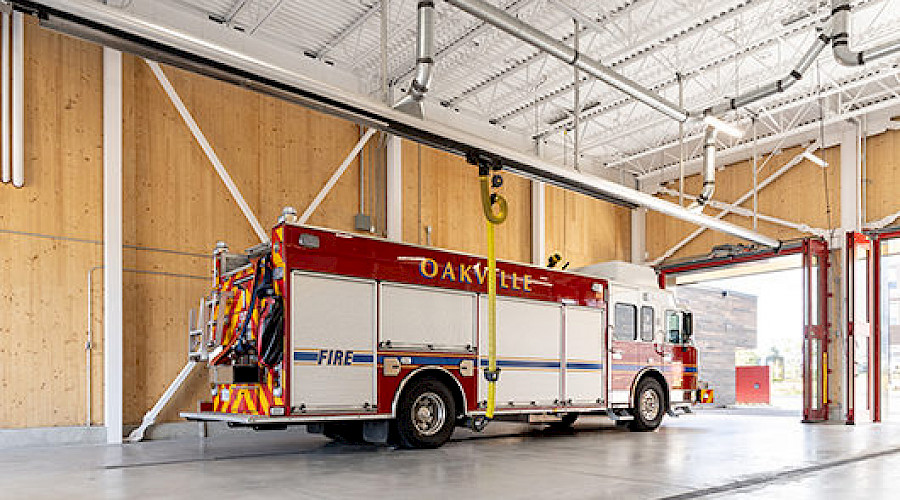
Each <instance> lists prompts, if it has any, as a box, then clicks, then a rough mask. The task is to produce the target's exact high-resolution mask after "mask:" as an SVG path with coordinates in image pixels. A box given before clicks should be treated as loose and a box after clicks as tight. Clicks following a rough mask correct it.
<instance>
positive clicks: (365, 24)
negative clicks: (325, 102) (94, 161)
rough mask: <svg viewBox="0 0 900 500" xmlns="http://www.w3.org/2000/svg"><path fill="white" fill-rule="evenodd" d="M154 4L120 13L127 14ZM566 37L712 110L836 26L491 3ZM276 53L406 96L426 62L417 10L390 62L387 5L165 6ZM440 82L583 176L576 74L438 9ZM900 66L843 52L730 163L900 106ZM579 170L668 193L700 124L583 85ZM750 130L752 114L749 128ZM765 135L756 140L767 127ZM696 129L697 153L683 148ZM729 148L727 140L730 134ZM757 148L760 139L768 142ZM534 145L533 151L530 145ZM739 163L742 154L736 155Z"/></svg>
mask: <svg viewBox="0 0 900 500" xmlns="http://www.w3.org/2000/svg"><path fill="white" fill-rule="evenodd" d="M147 1H149V0H120V1H118V2H116V1H108V2H105V3H108V4H110V5H113V6H121V7H123V8H126V9H129V8H132V7H134V4H136V3H141V2H147ZM489 1H490V2H491V3H493V4H495V5H497V6H499V7H501V8H503V9H504V10H506V11H507V12H509V13H511V14H513V15H515V16H517V17H518V18H519V19H521V20H523V21H525V22H527V23H530V24H532V25H534V26H535V27H537V28H539V29H541V30H542V31H544V32H546V33H548V34H550V35H551V36H553V37H554V38H556V39H559V40H563V41H565V42H566V43H568V44H573V43H575V38H576V34H575V25H574V22H573V15H572V11H573V10H574V11H577V12H578V13H580V14H583V15H584V16H586V17H588V18H590V19H591V20H593V22H591V23H586V22H582V23H581V24H580V29H579V31H578V34H577V37H578V44H579V47H580V49H581V50H582V51H583V52H585V53H587V54H588V55H590V56H592V57H594V58H596V59H599V60H600V61H602V62H603V63H604V64H607V65H609V66H612V67H613V68H614V69H615V71H617V72H620V73H622V74H624V75H626V76H628V77H629V78H631V79H633V80H635V81H637V82H639V83H640V84H642V85H644V86H646V87H648V88H650V89H652V90H654V91H656V92H658V93H660V94H661V95H663V96H664V97H665V98H667V99H668V100H670V101H672V102H678V101H679V94H682V96H681V97H682V99H683V103H684V107H685V108H687V109H690V110H695V109H703V108H706V107H708V106H710V105H712V104H717V103H720V102H722V101H723V100H724V99H726V98H728V97H731V96H735V95H737V94H739V93H741V92H745V91H747V90H751V89H753V88H755V87H756V86H759V85H761V84H765V83H769V82H771V81H773V80H775V79H777V78H782V77H784V76H786V75H787V74H788V73H789V72H790V70H791V69H792V68H793V67H794V65H795V64H796V62H797V61H798V59H799V58H800V56H801V55H802V54H803V53H804V52H805V51H806V50H807V48H808V47H809V46H810V45H811V44H812V42H813V40H814V38H815V37H816V34H817V33H816V30H817V29H823V28H824V29H826V30H827V29H828V24H827V22H826V21H827V18H828V14H829V12H830V5H829V4H827V3H826V2H820V1H818V0H800V1H791V0H604V1H597V0H592V1H581V0H489ZM153 3H156V4H168V5H167V6H168V7H171V8H174V9H178V11H181V12H184V14H185V15H186V16H194V17H196V18H197V19H198V21H197V22H200V23H208V24H216V25H220V26H226V27H228V28H230V29H232V30H233V31H234V32H235V33H238V34H240V35H241V36H244V37H249V38H251V39H258V40H260V41H262V42H265V43H268V44H271V45H275V46H278V47H279V48H281V49H284V50H287V51H290V52H292V53H294V54H296V55H297V57H303V58H306V59H309V60H313V61H315V62H316V63H318V64H321V65H323V66H328V67H331V68H334V69H335V70H338V69H340V70H343V71H347V72H351V73H352V74H354V75H355V76H356V78H358V79H359V81H360V84H359V88H360V89H361V91H362V92H365V93H368V94H371V95H373V96H378V95H380V94H381V89H382V69H381V68H382V64H383V63H384V64H386V66H387V77H388V78H387V79H388V81H389V82H391V85H392V87H393V88H394V89H395V93H394V95H395V97H399V95H400V94H401V93H402V92H403V91H404V89H405V87H406V85H408V84H409V81H410V79H411V77H412V75H413V69H414V62H415V40H416V37H415V35H416V19H415V10H416V4H417V0H389V1H388V4H387V11H388V16H387V21H388V22H387V23H386V25H387V26H386V27H387V52H386V57H385V58H384V60H383V59H382V53H381V36H382V23H381V12H382V6H381V4H380V2H379V1H377V0H328V1H323V0H155V2H153ZM853 5H854V9H853V15H852V17H851V19H852V25H851V47H854V48H855V49H861V48H866V47H868V46H871V45H873V44H877V43H880V42H883V41H886V40H889V39H892V38H895V37H898V36H900V0H863V1H861V2H854V4H853ZM435 24H436V31H435V49H436V58H435V61H436V63H435V74H434V80H433V86H432V88H431V90H430V91H429V93H428V96H427V99H428V100H429V101H430V102H432V103H438V104H439V105H440V106H443V107H444V108H446V110H447V111H448V112H451V113H452V112H456V113H458V114H459V115H460V116H463V117H465V118H466V119H468V120H471V121H474V122H480V123H481V124H483V125H485V126H490V127H495V128H499V129H502V130H505V132H506V133H508V134H511V135H515V136H520V137H525V138H527V139H528V140H527V141H523V142H524V143H525V144H529V145H530V144H532V143H533V142H535V141H536V142H537V143H539V144H540V147H539V150H540V151H541V154H542V156H544V157H545V158H546V159H550V160H554V161H557V162H559V163H563V164H565V165H568V166H571V165H572V164H573V157H574V151H573V149H574V148H573V142H574V141H573V137H574V135H575V132H574V131H573V115H574V110H575V109H576V103H575V99H574V92H573V89H574V84H573V82H574V71H573V69H572V68H571V67H570V66H567V65H565V64H563V63H561V62H559V61H557V60H556V59H553V58H552V57H549V56H547V55H545V54H542V53H539V52H538V51H537V50H535V49H532V48H531V47H529V46H527V45H525V44H524V43H522V42H520V41H518V40H516V39H514V38H513V37H511V36H508V35H506V34H504V33H501V32H498V31H497V30H496V29H494V28H493V27H490V26H486V25H485V24H483V23H482V22H480V21H479V20H477V19H475V18H474V17H472V16H469V15H468V14H466V13H464V12H462V11H460V10H458V9H456V8H454V7H452V6H450V5H449V4H447V3H446V2H437V3H436V14H435ZM898 62H900V59H898V58H896V57H889V58H885V59H884V60H881V61H876V62H875V63H870V64H869V65H866V66H864V67H856V68H848V67H844V66H840V65H839V64H837V63H836V62H835V60H834V58H833V57H832V55H831V51H830V49H826V50H825V51H823V52H822V55H821V56H820V57H819V59H818V60H817V62H816V63H815V64H814V65H813V66H812V67H811V68H810V71H808V72H807V74H806V75H805V76H804V78H803V79H802V80H801V81H800V82H799V83H797V84H796V85H795V86H793V87H791V88H790V89H789V90H788V91H786V92H784V93H781V94H777V95H776V96H773V97H771V98H769V99H765V100H763V101H760V102H758V103H754V104H753V105H751V106H749V108H748V109H745V110H741V111H739V112H737V113H732V116H726V117H725V118H726V119H729V120H732V121H737V122H738V123H739V125H740V126H742V127H743V128H744V129H745V130H746V131H747V133H746V134H745V135H744V137H743V138H741V139H737V140H734V139H728V138H725V137H723V138H722V139H721V140H722V141H723V142H722V143H721V145H720V147H721V148H722V149H723V156H722V158H723V161H725V160H728V159H729V158H731V159H737V158H738V157H739V156H743V157H747V156H749V155H750V154H752V150H753V148H754V146H753V143H754V142H756V143H757V146H755V148H759V149H760V151H762V150H763V149H762V148H767V149H773V148H780V147H782V146H783V145H792V144H786V143H787V142H790V141H794V143H796V141H797V140H798V139H797V138H798V137H801V136H803V134H805V136H806V138H807V139H808V138H809V136H813V137H814V136H815V135H816V134H817V133H818V131H819V130H820V128H819V125H820V120H821V121H823V122H824V123H826V124H832V123H839V122H841V121H842V120H844V119H846V118H848V117H853V116H865V115H866V114H868V113H874V112H881V113H882V114H884V113H887V114H890V113H893V112H894V111H896V110H895V107H896V106H897V105H898V104H900V94H898V89H900V79H898V78H900V67H898ZM579 89H580V99H579V101H580V102H579V103H578V106H577V109H580V110H581V111H580V117H581V120H580V127H579V130H578V134H579V137H580V140H579V142H580V147H579V158H580V159H579V164H580V165H581V166H582V168H583V169H585V170H588V171H591V172H594V173H598V174H603V175H604V176H606V177H614V178H615V177H622V176H629V177H634V178H636V179H638V180H642V181H646V182H652V183H654V184H658V182H660V181H666V180H670V179H672V178H673V176H677V171H678V164H679V159H680V158H682V157H683V158H684V159H685V161H686V164H687V166H688V168H687V170H688V171H689V172H690V171H692V169H694V170H693V171H696V170H695V165H696V164H697V163H698V162H697V159H698V158H699V155H700V152H701V151H700V135H702V131H701V130H700V124H699V123H688V124H687V125H686V126H685V127H684V130H683V131H680V130H679V125H678V123H677V122H675V121H673V120H671V119H669V118H666V117H665V116H663V115H661V114H660V113H658V112H657V111H655V110H653V109H651V108H649V107H647V106H645V105H643V104H640V103H636V102H635V101H634V100H633V99H631V98H629V97H628V96H626V95H625V94H623V93H621V92H619V91H617V90H615V89H612V88H611V87H609V86H607V85H605V84H603V83H601V82H598V81H595V80H592V79H589V78H586V77H585V76H584V75H582V76H581V82H580V85H579ZM751 117H753V118H752V119H751ZM754 129H755V135H754V133H753V130H754ZM682 132H683V136H684V141H683V143H684V144H683V146H682V145H681V141H680V137H682V135H681V133H682ZM720 136H721V134H720ZM754 137H755V138H756V141H754ZM529 147H533V146H529ZM729 153H731V155H730V156H729Z"/></svg>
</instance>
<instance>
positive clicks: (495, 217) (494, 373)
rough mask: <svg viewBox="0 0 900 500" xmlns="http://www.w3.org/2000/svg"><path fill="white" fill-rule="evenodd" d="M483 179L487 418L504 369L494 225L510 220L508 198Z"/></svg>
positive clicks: (482, 176) (498, 183)
mask: <svg viewBox="0 0 900 500" xmlns="http://www.w3.org/2000/svg"><path fill="white" fill-rule="evenodd" d="M479 177H480V180H481V208H482V209H483V211H484V218H485V219H486V221H485V223H486V225H487V240H488V273H487V274H488V280H487V281H488V367H487V368H486V369H485V370H484V378H485V379H486V380H487V382H488V401H487V411H486V412H485V417H486V418H488V419H491V418H494V408H495V406H496V400H497V380H498V379H499V378H500V370H499V369H498V368H497V253H496V249H495V244H494V226H496V225H498V224H502V223H503V221H505V220H506V216H507V215H508V212H507V205H506V199H504V198H503V197H502V196H500V195H499V194H496V193H491V183H490V179H489V176H488V175H484V174H483V175H480V176H479ZM495 179H496V180H495V182H494V185H495V187H500V185H501V184H502V180H500V178H499V175H496V176H495ZM494 203H496V204H497V205H498V207H499V212H498V213H496V214H495V213H494V207H493V205H494Z"/></svg>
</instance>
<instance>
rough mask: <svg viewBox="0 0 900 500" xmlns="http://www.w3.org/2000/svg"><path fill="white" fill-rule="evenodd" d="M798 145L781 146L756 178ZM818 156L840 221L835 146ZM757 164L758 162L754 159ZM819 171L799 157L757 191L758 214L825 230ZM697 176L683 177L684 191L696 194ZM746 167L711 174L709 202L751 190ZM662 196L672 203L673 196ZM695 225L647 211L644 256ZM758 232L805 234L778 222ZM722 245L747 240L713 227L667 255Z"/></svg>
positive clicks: (747, 223)
mask: <svg viewBox="0 0 900 500" xmlns="http://www.w3.org/2000/svg"><path fill="white" fill-rule="evenodd" d="M802 150H803V149H802V148H799V147H794V148H789V149H785V150H784V151H783V152H781V153H780V154H778V155H775V157H773V158H772V160H771V161H769V162H768V164H767V165H766V166H765V167H764V168H762V170H760V172H759V174H758V179H759V181H760V182H762V181H763V180H764V179H766V178H767V177H768V176H769V175H771V174H772V173H773V172H774V171H776V170H778V169H779V168H780V167H781V166H783V165H784V164H785V163H787V162H788V161H790V160H791V159H792V158H793V157H794V156H796V155H797V154H798V153H799V152H801V151H802ZM824 158H825V159H826V161H828V162H829V164H830V165H831V166H830V167H829V168H827V169H825V171H824V174H826V175H827V184H828V191H827V193H828V200H829V202H830V206H831V221H832V225H838V224H840V150H839V148H838V147H832V148H828V149H827V150H826V151H825V152H824ZM760 164H762V160H760ZM825 182H826V181H825V179H824V178H823V170H822V168H821V167H819V166H818V165H816V164H814V163H812V162H810V161H808V160H804V161H802V162H801V163H800V164H798V165H796V166H794V167H793V168H792V169H791V170H789V171H788V172H786V173H785V174H784V175H782V176H781V177H780V178H778V179H777V180H776V181H775V182H773V183H772V184H770V185H769V186H768V187H766V188H765V189H763V190H762V191H760V193H759V211H760V213H763V214H766V215H771V216H775V217H779V218H781V219H785V220H788V221H791V222H797V223H805V224H808V225H809V226H811V227H817V228H826V227H828V226H829V223H828V220H829V218H828V214H827V210H826V196H825V193H826V190H825ZM701 184H702V179H701V178H700V176H699V175H692V176H690V177H688V178H686V179H685V192H686V193H689V194H694V195H696V194H697V193H699V192H700V187H701ZM752 185H753V182H752V170H751V163H750V162H749V161H745V162H740V163H737V164H734V165H730V166H728V167H727V168H725V169H720V170H719V171H718V172H717V173H716V192H715V195H714V196H713V199H714V200H718V201H724V202H729V203H730V202H733V201H735V200H737V199H738V198H739V197H740V196H742V195H743V194H744V193H746V192H747V191H749V190H750V189H751V188H752ZM670 187H671V189H676V190H677V189H678V185H677V182H676V183H672V184H670ZM663 198H665V199H667V200H669V201H673V202H675V203H677V202H678V199H677V197H674V198H673V197H666V196H663ZM742 206H744V207H746V208H752V206H753V205H752V201H751V200H747V202H746V203H744V204H743V205H742ZM704 213H706V214H708V215H715V214H718V213H719V210H716V209H712V208H707V209H706V210H705V211H704ZM725 220H726V221H728V222H731V223H734V224H737V225H740V226H744V227H752V225H753V223H752V221H751V219H749V218H747V217H743V216H738V215H728V216H726V217H725ZM696 228H697V226H695V225H693V224H690V223H688V222H683V221H681V220H678V219H675V218H673V217H669V216H666V215H662V214H659V213H656V212H649V213H648V214H647V252H648V254H649V258H650V260H653V259H656V258H657V257H659V256H660V255H662V254H663V253H665V252H666V251H667V250H668V249H669V248H671V247H672V246H673V245H675V244H676V243H678V242H679V241H681V240H682V239H683V238H684V237H686V236H687V235H688V234H690V233H691V232H693V231H694V230H695V229H696ZM759 232H761V233H763V234H765V235H768V236H772V237H775V238H779V239H782V240H787V239H793V238H800V237H803V236H806V234H805V233H801V232H799V231H796V230H793V229H790V228H786V227H784V226H780V225H775V224H770V223H766V222H762V221H760V222H759ZM726 243H747V242H746V241H743V240H740V239H738V238H735V237H732V236H729V235H726V234H723V233H719V232H716V231H704V232H703V233H702V234H701V235H700V236H698V237H697V238H695V239H694V240H693V241H692V242H691V243H689V244H688V245H686V246H685V247H684V248H683V249H681V250H680V251H679V252H677V253H676V254H675V255H674V256H673V258H679V257H687V256H694V255H700V254H705V253H707V252H709V250H710V249H711V248H712V247H713V246H715V245H721V244H726Z"/></svg>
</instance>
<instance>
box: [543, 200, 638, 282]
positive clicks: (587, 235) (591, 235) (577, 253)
mask: <svg viewBox="0 0 900 500" xmlns="http://www.w3.org/2000/svg"><path fill="white" fill-rule="evenodd" d="M546 189H547V192H546V195H545V196H546V199H545V202H546V228H547V241H546V250H547V254H548V255H551V254H553V253H559V254H560V256H562V258H563V262H569V263H570V264H569V266H570V267H572V268H576V267H581V266H586V265H589V264H596V263H597V262H604V261H608V260H624V261H629V260H631V211H630V210H629V209H627V208H622V207H619V206H616V205H613V204H611V203H607V202H604V201H600V200H596V199H593V198H589V197H587V196H584V195H582V194H578V193H574V192H571V191H565V190H562V189H559V188H556V187H550V186H548V187H547V188H546Z"/></svg>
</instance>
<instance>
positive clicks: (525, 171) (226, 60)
mask: <svg viewBox="0 0 900 500" xmlns="http://www.w3.org/2000/svg"><path fill="white" fill-rule="evenodd" d="M41 4H43V5H45V6H48V7H51V8H53V9H58V10H59V11H60V12H64V13H65V15H66V16H68V19H67V18H61V17H59V16H56V15H54V14H53V12H50V13H47V19H46V20H45V21H44V25H46V26H52V27H56V28H58V29H60V30H63V31H65V32H67V33H70V34H75V35H78V36H81V37H85V38H88V39H98V38H100V37H103V40H104V43H107V44H109V43H113V42H115V41H116V40H117V38H115V37H112V38H111V37H110V36H109V33H108V31H107V30H108V29H109V28H107V27H114V28H115V29H116V30H118V31H119V32H122V33H126V34H128V35H129V38H130V42H128V43H129V44H130V45H129V47H132V49H133V48H134V47H135V45H134V43H135V40H137V41H138V43H144V42H140V41H141V40H145V41H147V42H146V43H149V41H150V40H152V41H154V42H155V43H157V44H159V46H162V47H171V48H172V49H176V50H180V51H183V52H186V53H189V54H192V55H193V56H194V57H196V58H200V59H207V60H211V61H216V62H217V64H218V65H219V68H220V69H219V71H218V73H217V75H218V76H219V77H220V78H226V79H229V80H230V81H240V82H242V83H243V84H244V85H247V86H249V87H251V88H257V89H262V90H269V91H271V90H272V86H271V83H267V82H274V83H276V84H277V85H279V86H281V88H280V91H279V95H280V96H281V97H283V98H286V99H291V98H294V99H296V100H298V101H305V102H307V103H309V101H310V100H313V101H316V102H319V101H324V100H326V99H327V100H328V101H330V102H332V103H339V105H330V106H329V109H330V110H331V111H332V112H333V113H335V114H339V115H343V116H354V117H356V119H357V120H359V121H360V122H363V123H368V124H371V125H375V126H377V127H379V128H381V129H383V130H386V131H389V132H392V133H402V134H404V135H405V136H407V137H410V138H413V139H416V140H420V141H424V140H431V141H440V144H441V145H442V147H445V148H447V149H448V150H450V151H452V152H455V153H457V154H463V153H465V152H470V151H479V152H484V153H488V154H491V155H494V156H495V157H497V158H498V159H500V160H501V161H502V163H503V164H504V168H506V169H508V170H510V171H513V172H517V173H519V174H521V175H523V176H525V177H528V178H530V179H533V180H541V181H544V182H546V183H548V184H553V185H556V186H559V187H562V188H564V189H570V190H573V191H576V192H579V193H582V194H585V195H587V196H591V197H594V198H598V199H604V200H607V201H610V200H615V202H618V203H621V204H631V205H641V206H645V207H647V208H650V209H651V210H655V211H657V212H660V213H663V214H666V215H670V216H672V217H676V218H679V219H682V220H685V221H688V222H691V223H694V224H699V225H702V226H703V227H707V228H710V229H715V230H717V231H722V232H724V233H728V234H731V235H733V236H737V237H739V238H743V239H747V240H750V241H753V242H756V243H759V244H762V245H765V246H771V247H777V246H779V245H780V243H779V241H778V240H776V239H774V238H770V237H767V236H764V235H761V234H759V233H757V232H755V231H751V230H749V229H746V228H742V227H738V226H735V225H734V224H729V223H727V222H724V221H721V220H718V219H715V218H713V217H709V216H706V215H703V214H696V213H693V212H691V211H689V210H687V209H685V208H684V207H680V206H678V205H676V204H674V203H669V202H667V201H665V200H661V199H659V198H657V197H655V196H652V195H649V194H647V193H641V192H639V191H637V190H634V189H631V188H628V187H625V186H622V185H621V184H617V183H615V182H612V181H608V180H605V179H602V178H600V177H597V176H593V175H585V174H580V173H578V172H572V171H570V170H568V169H565V168H562V167H560V166H559V165H558V164H556V163H553V162H550V161H546V160H543V159H541V158H538V157H536V156H534V155H533V154H528V153H524V152H522V151H518V150H513V149H510V148H508V147H505V146H503V145H500V144H497V143H496V142H493V141H491V140H490V139H486V138H484V137H483V136H480V135H476V134H473V133H470V132H467V131H463V130H461V129H458V128H455V127H451V126H449V125H444V124H441V123H436V122H427V121H424V120H419V119H416V118H414V117H411V116H410V115H407V114H406V113H402V112H399V111H396V110H392V109H390V108H389V107H388V106H386V105H384V104H383V103H381V102H377V101H375V100H373V99H370V98H367V97H363V96H360V95H358V94H354V93H350V92H347V91H345V90H342V89H339V88H337V87H334V86H332V85H329V84H326V83H322V82H320V81H316V80H313V79H312V78H310V77H309V76H306V75H304V74H302V73H299V72H297V71H294V70H292V69H289V68H286V67H284V66H280V65H277V64H273V63H271V62H269V61H267V60H265V59H260V58H258V57H256V56H254V55H251V54H249V53H246V52H243V51H241V50H238V49H236V48H233V47H231V46H224V45H219V44H217V43H213V42H211V41H209V40H208V39H204V38H201V37H198V36H194V35H191V34H188V33H185V32H181V31H179V30H176V29H173V28H170V27H166V26H162V25H159V24H155V23H153V22H149V21H147V20H144V19H141V18H139V17H136V16H134V15H132V14H130V13H128V12H125V11H122V10H121V9H114V8H110V7H107V6H104V5H102V4H99V3H96V2H92V1H90V2H89V1H86V0H66V1H63V0H42V1H41ZM88 20H90V23H91V24H90V27H88V26H87V24H88ZM124 43H126V42H125V41H124V40H123V44H124ZM123 46H124V45H123ZM567 50H571V49H568V48H567ZM223 68H224V69H223ZM194 69H195V70H196V69H197V66H194ZM201 69H202V67H201ZM582 69H583V68H582ZM237 70H240V71H242V72H244V73H243V76H238V75H237ZM248 75H250V76H249V77H248ZM263 79H264V80H265V81H263ZM300 93H302V94H303V95H305V96H307V97H305V98H302V97H301V96H300V95H299V94H300ZM295 95H296V96H297V97H293V96H295Z"/></svg>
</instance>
